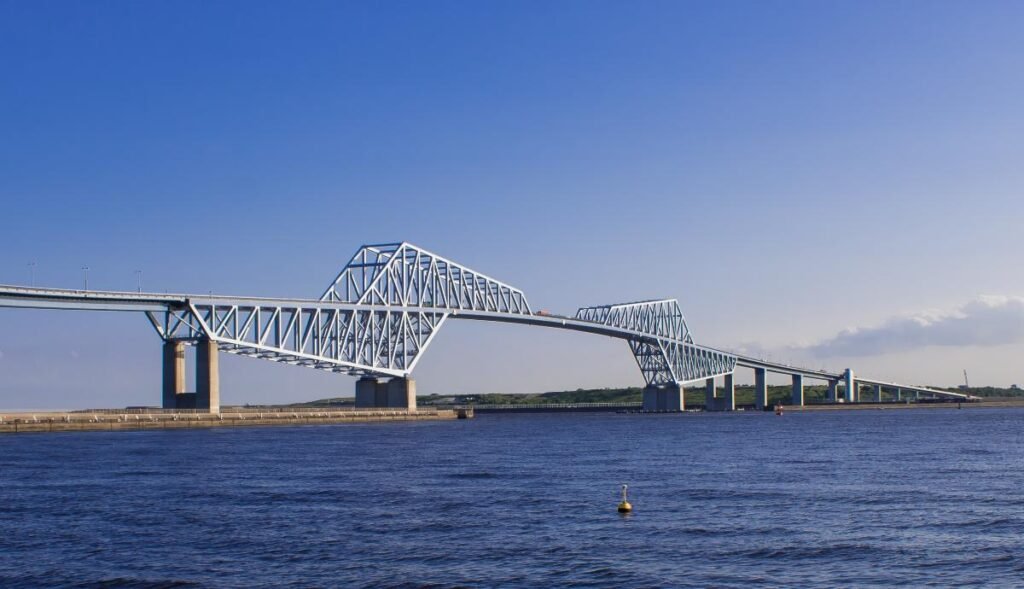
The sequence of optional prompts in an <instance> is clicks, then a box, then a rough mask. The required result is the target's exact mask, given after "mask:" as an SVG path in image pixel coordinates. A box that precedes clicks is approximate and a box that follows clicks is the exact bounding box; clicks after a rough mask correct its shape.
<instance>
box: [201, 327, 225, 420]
mask: <svg viewBox="0 0 1024 589" xmlns="http://www.w3.org/2000/svg"><path fill="white" fill-rule="evenodd" d="M196 409H200V410H202V409H206V410H207V411H209V412H210V413H220V366H219V362H218V358H217V342H215V341H213V340H208V339H206V340H200V341H199V343H198V344H196Z"/></svg>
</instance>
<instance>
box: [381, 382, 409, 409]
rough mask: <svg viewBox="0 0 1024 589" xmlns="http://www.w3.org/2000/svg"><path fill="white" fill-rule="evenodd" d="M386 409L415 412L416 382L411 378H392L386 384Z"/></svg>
mask: <svg viewBox="0 0 1024 589" xmlns="http://www.w3.org/2000/svg"><path fill="white" fill-rule="evenodd" d="M387 395H388V399H387V400H388V403H387V407H388V409H408V410H409V411H415V410H416V381H415V380H413V379H411V378H392V379H391V380H389V381H388V384H387Z"/></svg>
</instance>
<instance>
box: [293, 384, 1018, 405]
mask: <svg viewBox="0 0 1024 589" xmlns="http://www.w3.org/2000/svg"><path fill="white" fill-rule="evenodd" d="M936 388H938V387H936ZM938 390H949V391H954V392H958V393H969V394H971V395H975V396H978V397H985V398H1010V397H1012V398H1020V397H1024V389H1016V388H999V387H972V388H970V389H958V388H945V389H941V388H939V389H938ZM718 391H719V392H718V394H719V395H721V394H722V389H721V388H719V390H718ZM868 394H869V393H868V391H867V389H864V390H862V392H861V395H862V399H863V400H867V399H868V397H866V396H865V395H868ZM790 395H791V389H790V387H789V386H787V385H777V386H769V387H768V402H769V404H775V403H783V404H785V403H788V402H789V400H790ZM893 395H894V393H892V392H891V391H884V392H883V393H882V400H883V401H891V400H894V396H893ZM642 396H643V389H642V388H640V387H628V388H610V389H576V390H575V391H555V392H548V393H528V394H502V393H484V394H479V395H437V394H434V395H420V396H419V397H417V403H418V404H419V406H421V407H434V406H448V405H542V404H558V403H616V404H619V403H639V402H640V401H641V399H642ZM827 396H828V387H826V386H824V385H814V386H805V387H804V399H805V400H806V401H807V402H809V403H814V402H821V401H825V399H826V398H827ZM353 403H354V400H353V398H352V397H331V398H327V399H317V400H315V401H309V402H305V403H293V404H291V405H289V407H344V406H351V405H352V404H353ZM736 404H737V405H753V404H754V387H753V385H737V386H736ZM686 405H687V406H688V407H699V406H703V405H704V388H703V387H690V388H688V389H687V390H686Z"/></svg>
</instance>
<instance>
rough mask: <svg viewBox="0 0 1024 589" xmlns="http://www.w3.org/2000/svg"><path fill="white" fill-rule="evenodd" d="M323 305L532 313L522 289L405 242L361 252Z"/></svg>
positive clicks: (322, 298)
mask: <svg viewBox="0 0 1024 589" xmlns="http://www.w3.org/2000/svg"><path fill="white" fill-rule="evenodd" d="M320 300H322V301H338V302H345V303H362V304H369V305H396V306H405V307H408V306H415V307H437V308H441V309H459V310H467V311H490V312H494V313H514V314H520V315H529V314H530V305H529V304H528V303H527V302H526V296H525V295H523V292H522V291H521V290H518V289H515V288H512V287H511V286H509V285H507V284H504V283H502V282H499V281H497V280H494V279H493V278H489V277H487V276H484V275H483V274H480V273H479V272H476V271H474V270H470V269H469V268H466V267H464V266H460V265H459V264H456V263H454V262H452V261H449V260H446V259H445V258H442V257H441V256H438V255H436V254H432V253H430V252H428V251H426V250H423V249H420V248H418V247H416V246H414V245H412V244H409V243H404V242H403V243H389V244H383V245H366V246H363V247H361V248H359V251H357V252H356V255H354V256H353V257H352V260H351V261H350V262H349V263H348V264H347V265H346V266H345V268H344V269H343V270H342V271H341V273H340V274H338V277H337V278H335V279H334V282H333V283H331V286H329V287H328V288H327V290H326V291H325V292H324V294H323V296H322V297H320Z"/></svg>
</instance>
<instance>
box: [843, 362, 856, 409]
mask: <svg viewBox="0 0 1024 589" xmlns="http://www.w3.org/2000/svg"><path fill="white" fill-rule="evenodd" d="M843 380H844V381H845V383H846V402H847V403H856V402H857V401H858V400H859V399H858V397H859V395H858V394H857V381H856V379H854V377H853V370H850V369H849V368H847V369H846V372H844V373H843Z"/></svg>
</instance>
